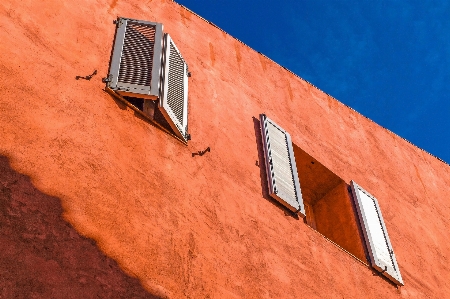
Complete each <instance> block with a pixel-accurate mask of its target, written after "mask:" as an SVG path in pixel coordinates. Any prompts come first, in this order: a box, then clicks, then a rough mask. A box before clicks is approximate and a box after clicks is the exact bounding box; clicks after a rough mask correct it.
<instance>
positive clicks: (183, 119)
mask: <svg viewBox="0 0 450 299" xmlns="http://www.w3.org/2000/svg"><path fill="white" fill-rule="evenodd" d="M162 75H163V77H162V81H163V82H162V90H161V96H160V99H159V107H160V110H161V112H162V113H163V115H164V116H165V118H166V120H167V122H168V123H169V125H170V126H171V128H172V130H173V131H174V132H175V134H176V135H178V136H179V137H181V138H183V139H184V140H187V139H188V132H187V126H188V120H187V115H188V111H187V110H188V69H187V64H186V62H185V61H184V59H183V56H181V53H180V51H178V48H177V46H176V45H175V43H174V42H173V40H172V39H171V38H170V36H169V34H164V53H163V74H162Z"/></svg>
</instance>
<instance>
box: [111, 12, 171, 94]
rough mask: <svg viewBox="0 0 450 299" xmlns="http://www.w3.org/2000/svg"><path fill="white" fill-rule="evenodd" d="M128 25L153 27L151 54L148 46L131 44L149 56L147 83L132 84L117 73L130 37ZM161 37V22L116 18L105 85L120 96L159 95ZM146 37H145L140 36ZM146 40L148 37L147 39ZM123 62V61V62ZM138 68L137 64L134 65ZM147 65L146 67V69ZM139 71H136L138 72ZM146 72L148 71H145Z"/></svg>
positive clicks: (134, 48)
mask: <svg viewBox="0 0 450 299" xmlns="http://www.w3.org/2000/svg"><path fill="white" fill-rule="evenodd" d="M129 25H130V26H131V25H137V26H142V27H148V28H151V27H153V28H154V31H155V33H154V43H153V45H152V50H153V55H151V54H148V52H150V51H151V50H149V48H148V46H147V45H146V46H144V45H142V46H141V48H140V49H136V47H137V48H139V44H135V45H133V50H134V51H139V50H140V51H143V52H147V54H148V57H151V71H150V73H151V80H150V82H149V83H148V84H134V83H126V82H121V80H120V78H119V74H120V71H121V62H122V60H123V58H124V45H125V40H126V39H132V36H131V31H130V32H129V34H128V35H127V28H128V30H131V29H130V27H129ZM162 37H163V24H161V23H155V22H148V21H141V20H135V19H128V18H120V17H119V18H117V21H116V33H115V39H114V45H113V51H112V55H111V61H110V66H109V73H108V78H107V79H108V80H107V81H108V82H107V87H109V88H111V89H112V90H114V91H115V92H117V93H119V94H120V95H122V96H131V97H137V98H144V99H152V100H155V99H157V98H158V96H159V90H160V72H161V56H162ZM141 38H142V39H146V37H141ZM147 40H148V39H147ZM150 42H151V41H150ZM124 63H125V62H124ZM131 64H132V63H131ZM135 68H139V66H135ZM147 68H148V67H146V69H147ZM138 72H139V71H136V72H135V74H136V73H138ZM147 73H148V71H147Z"/></svg>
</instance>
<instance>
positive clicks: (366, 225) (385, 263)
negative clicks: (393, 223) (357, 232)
mask: <svg viewBox="0 0 450 299" xmlns="http://www.w3.org/2000/svg"><path fill="white" fill-rule="evenodd" d="M351 188H352V193H353V197H354V199H355V201H356V208H357V211H358V217H359V220H360V223H361V227H362V230H363V234H364V238H365V241H366V244H367V249H368V252H369V257H370V263H371V264H372V266H373V267H374V268H375V269H377V270H378V271H380V272H381V273H382V274H383V275H384V276H386V277H387V278H388V279H390V280H391V281H393V282H394V283H396V284H397V285H403V279H402V276H401V274H400V269H399V268H398V264H397V259H396V257H395V253H394V250H393V248H392V244H391V241H390V239H389V235H388V232H387V229H386V225H385V223H384V219H383V216H382V214H381V210H380V206H379V205H378V201H377V199H376V198H375V197H373V196H372V195H371V194H370V193H369V192H367V191H366V190H364V189H363V188H362V187H361V186H359V185H358V184H356V183H355V182H354V181H352V182H351Z"/></svg>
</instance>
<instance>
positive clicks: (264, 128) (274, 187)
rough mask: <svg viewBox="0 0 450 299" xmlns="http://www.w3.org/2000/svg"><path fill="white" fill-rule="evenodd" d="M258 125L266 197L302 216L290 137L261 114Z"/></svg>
mask: <svg viewBox="0 0 450 299" xmlns="http://www.w3.org/2000/svg"><path fill="white" fill-rule="evenodd" d="M260 122H261V135H262V139H263V140H262V141H263V147H264V158H265V162H266V163H265V165H266V172H267V180H268V187H269V194H270V196H272V197H273V198H275V199H276V200H278V201H279V202H280V203H281V204H283V205H284V206H285V207H287V208H288V209H289V210H291V211H293V212H297V213H298V214H299V215H300V216H302V217H305V208H304V205H303V199H302V195H301V190H300V183H299V180H298V174H297V167H296V164H295V157H294V151H293V148H292V141H291V137H290V135H289V133H287V132H286V131H285V130H283V129H282V128H281V127H280V126H278V125H277V124H276V123H275V122H273V121H272V120H271V119H269V118H268V117H267V116H265V115H264V114H261V115H260Z"/></svg>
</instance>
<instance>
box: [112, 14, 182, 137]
mask: <svg viewBox="0 0 450 299" xmlns="http://www.w3.org/2000/svg"><path fill="white" fill-rule="evenodd" d="M115 24H116V34H115V40H114V44H113V49H112V55H111V60H110V65H109V73H108V76H107V78H105V79H104V82H105V83H106V88H107V90H108V89H109V90H110V91H113V92H114V93H115V94H117V95H119V96H121V97H123V98H124V99H125V100H127V101H128V103H130V104H131V105H133V107H135V108H136V109H138V110H140V111H142V112H143V114H144V115H146V116H147V117H148V118H150V119H152V120H154V121H158V122H159V123H160V125H162V126H164V127H166V129H168V130H170V131H171V132H172V133H173V134H174V135H176V136H177V137H178V138H180V139H182V140H184V141H187V140H189V139H190V135H189V134H188V130H187V128H188V119H187V116H188V111H187V110H188V77H189V72H188V67H187V64H186V62H185V60H184V58H183V56H182V55H181V53H180V51H179V50H178V48H177V46H176V45H175V43H174V41H173V40H172V38H171V37H170V35H169V34H168V33H164V32H163V25H162V24H160V23H154V22H147V21H140V20H133V19H127V18H118V19H117V20H116V21H115Z"/></svg>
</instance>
